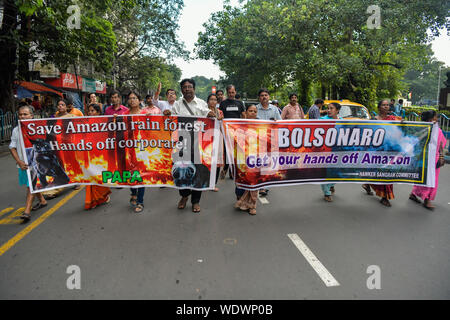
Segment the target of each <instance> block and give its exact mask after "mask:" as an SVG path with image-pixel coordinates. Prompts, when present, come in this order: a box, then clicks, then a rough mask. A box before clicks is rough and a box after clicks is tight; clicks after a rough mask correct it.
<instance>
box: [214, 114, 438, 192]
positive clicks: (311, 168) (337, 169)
mask: <svg viewBox="0 0 450 320" xmlns="http://www.w3.org/2000/svg"><path fill="white" fill-rule="evenodd" d="M432 129H433V124H432V123H429V122H402V123H400V122H399V121H398V122H397V121H368V120H286V121H266V120H250V119H248V120H244V119H225V120H224V121H223V130H224V135H225V140H226V146H227V157H228V161H229V162H230V163H232V164H233V165H234V171H235V177H236V178H235V179H236V185H237V186H238V187H240V188H243V189H247V190H254V189H259V188H263V187H268V186H284V185H293V184H304V183H316V184H322V183H345V182H346V183H371V184H391V183H406V184H417V185H424V186H434V173H435V167H434V163H435V162H434V161H435V152H436V136H435V135H434V134H433V135H432V132H437V130H432ZM432 137H434V139H432Z"/></svg>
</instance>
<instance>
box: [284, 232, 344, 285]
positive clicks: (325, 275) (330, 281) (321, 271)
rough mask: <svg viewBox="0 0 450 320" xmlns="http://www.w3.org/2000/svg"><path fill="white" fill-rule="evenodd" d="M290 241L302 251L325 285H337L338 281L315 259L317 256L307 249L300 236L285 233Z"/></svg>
mask: <svg viewBox="0 0 450 320" xmlns="http://www.w3.org/2000/svg"><path fill="white" fill-rule="evenodd" d="M287 236H288V237H289V238H290V239H291V240H292V242H293V243H294V244H295V246H296V247H297V249H298V250H299V251H300V252H301V253H302V255H303V256H304V257H305V259H306V260H307V261H308V262H309V264H310V265H311V267H313V269H314V271H316V272H317V274H318V275H319V277H320V278H321V279H322V281H323V282H325V285H326V286H327V287H337V286H339V282H337V281H336V279H335V278H334V277H333V276H332V275H331V273H330V272H328V270H327V268H325V267H324V265H323V264H322V263H321V262H320V261H319V259H317V257H316V256H315V255H314V253H312V251H311V250H309V248H308V246H307V245H306V244H305V243H304V242H303V241H302V239H300V237H299V236H298V235H297V234H296V233H291V234H288V235H287Z"/></svg>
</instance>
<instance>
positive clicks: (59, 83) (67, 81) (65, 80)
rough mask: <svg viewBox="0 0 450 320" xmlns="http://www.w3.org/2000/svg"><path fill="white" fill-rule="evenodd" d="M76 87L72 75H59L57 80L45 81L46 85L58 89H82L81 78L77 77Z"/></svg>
mask: <svg viewBox="0 0 450 320" xmlns="http://www.w3.org/2000/svg"><path fill="white" fill-rule="evenodd" d="M77 78H78V87H77V83H76V81H75V75H74V74H72V73H61V76H60V78H57V79H47V80H45V82H46V83H48V84H50V85H52V86H55V87H59V88H68V89H80V90H81V89H82V88H83V77H80V76H78V77H77Z"/></svg>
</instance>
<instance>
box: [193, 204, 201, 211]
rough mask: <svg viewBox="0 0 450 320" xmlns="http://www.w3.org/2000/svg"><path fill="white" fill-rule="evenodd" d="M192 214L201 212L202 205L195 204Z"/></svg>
mask: <svg viewBox="0 0 450 320" xmlns="http://www.w3.org/2000/svg"><path fill="white" fill-rule="evenodd" d="M192 212H194V213H199V212H200V205H199V204H198V203H195V204H193V205H192Z"/></svg>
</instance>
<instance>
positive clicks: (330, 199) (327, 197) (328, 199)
mask: <svg viewBox="0 0 450 320" xmlns="http://www.w3.org/2000/svg"><path fill="white" fill-rule="evenodd" d="M323 199H324V200H325V201H327V202H333V198H331V196H325V197H323Z"/></svg>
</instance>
